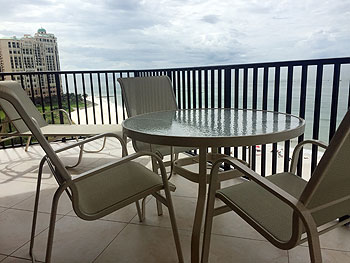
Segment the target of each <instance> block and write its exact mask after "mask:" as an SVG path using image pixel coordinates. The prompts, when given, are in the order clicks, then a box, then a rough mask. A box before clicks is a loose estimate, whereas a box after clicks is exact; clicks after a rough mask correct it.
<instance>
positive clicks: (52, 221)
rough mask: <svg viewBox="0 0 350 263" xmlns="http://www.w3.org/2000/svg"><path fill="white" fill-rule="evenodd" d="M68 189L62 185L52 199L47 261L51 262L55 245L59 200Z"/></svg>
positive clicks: (47, 262)
mask: <svg viewBox="0 0 350 263" xmlns="http://www.w3.org/2000/svg"><path fill="white" fill-rule="evenodd" d="M65 189H66V187H63V186H60V187H59V188H58V189H57V190H56V192H55V195H54V197H53V199H52V206H51V215H50V226H49V235H48V238H47V246H46V256H45V262H46V263H50V262H51V254H52V245H53V237H54V232H55V225H56V214H57V206H58V201H59V199H60V197H61V194H62V193H63V191H64V190H65Z"/></svg>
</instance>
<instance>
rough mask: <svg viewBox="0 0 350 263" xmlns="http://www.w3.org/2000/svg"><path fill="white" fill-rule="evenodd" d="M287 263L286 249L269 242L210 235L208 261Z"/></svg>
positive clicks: (219, 262) (212, 262)
mask: <svg viewBox="0 0 350 263" xmlns="http://www.w3.org/2000/svg"><path fill="white" fill-rule="evenodd" d="M233 261H234V262H237V263H238V262H239V263H256V262H259V263H273V262H274V263H277V262H278V263H282V262H283V263H288V255H287V252H286V251H283V250H280V249H278V248H276V247H274V246H273V245H271V244H270V243H269V242H265V241H257V240H249V239H242V238H235V237H227V236H218V235H212V239H211V246H210V254H209V262H211V263H216V262H217V263H221V262H233Z"/></svg>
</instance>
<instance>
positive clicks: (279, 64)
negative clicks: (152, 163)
mask: <svg viewBox="0 0 350 263" xmlns="http://www.w3.org/2000/svg"><path fill="white" fill-rule="evenodd" d="M327 64H350V57H341V58H324V59H309V60H292V61H277V62H262V63H260V62H259V63H246V64H231V65H213V66H200V67H182V68H157V69H135V70H131V69H129V70H128V69H126V70H79V71H74V70H69V71H40V72H0V76H3V75H6V76H12V75H23V74H25V75H37V74H55V73H59V74H74V73H75V74H98V73H134V72H149V71H178V70H211V69H235V68H243V69H244V68H264V67H288V66H304V65H306V66H313V65H327Z"/></svg>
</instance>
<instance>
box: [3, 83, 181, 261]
mask: <svg viewBox="0 0 350 263" xmlns="http://www.w3.org/2000/svg"><path fill="white" fill-rule="evenodd" d="M0 98H1V99H3V100H6V101H7V102H9V103H10V104H11V105H12V106H13V107H14V109H15V110H16V112H17V113H18V115H19V116H20V117H21V118H22V120H23V122H24V124H25V125H26V126H27V127H28V129H29V130H30V131H31V133H32V136H34V137H35V138H36V139H37V140H38V142H39V144H40V145H41V147H42V148H43V150H44V151H45V153H46V155H45V156H44V157H43V158H42V160H41V162H40V165H39V172H38V181H37V191H36V197H35V205H34V215H33V224H32V233H31V241H30V255H31V257H32V261H33V262H35V256H34V254H33V247H34V237H35V227H36V220H37V213H38V205H39V196H40V185H41V178H42V171H43V166H44V164H45V163H47V164H48V166H49V168H50V170H51V172H52V173H53V175H54V177H55V178H56V181H57V183H58V185H59V186H58V189H57V190H56V192H55V194H54V197H53V200H52V206H51V215H50V225H49V234H48V241H47V247H46V257H45V262H47V263H49V262H50V261H51V254H52V246H53V238H54V230H55V222H56V213H57V206H58V201H59V199H60V197H61V195H62V193H63V192H66V193H67V194H68V197H69V198H70V200H71V202H72V205H73V209H74V211H75V213H76V214H77V216H78V217H80V218H82V219H84V220H96V219H98V218H101V217H103V216H105V215H108V214H110V213H112V212H114V211H116V210H118V209H120V208H122V207H125V206H127V205H129V204H131V203H134V202H137V201H138V200H140V199H142V198H145V197H146V196H148V195H153V196H154V197H156V198H157V200H159V201H160V202H162V203H163V204H164V205H165V206H167V207H168V210H169V215H170V221H171V226H172V230H173V236H174V240H175V245H176V250H177V255H178V260H179V262H183V255H182V251H181V244H180V239H179V234H178V229H177V225H176V219H175V213H174V207H173V204H172V200H171V194H170V186H169V184H168V180H167V175H166V171H165V167H164V164H163V162H162V160H161V158H159V156H157V155H156V154H154V153H151V152H139V153H135V154H132V155H129V156H124V157H123V158H122V159H120V160H118V161H115V162H112V163H108V164H105V165H102V166H100V167H97V168H94V169H92V170H90V171H86V172H84V173H82V174H80V175H78V176H75V177H74V178H73V177H72V176H71V175H70V173H69V172H68V170H67V169H66V168H65V166H64V165H63V163H62V162H61V160H60V158H59V157H58V156H57V153H61V152H63V151H66V150H68V149H71V148H73V147H82V146H83V145H84V144H86V143H89V142H92V141H94V140H97V139H100V138H104V137H114V138H116V139H118V140H119V142H120V144H121V146H122V150H123V155H127V148H126V144H125V142H124V141H123V139H122V138H121V137H120V136H118V135H116V134H114V133H106V134H100V135H97V136H95V137H91V138H88V139H86V140H84V141H80V142H77V143H75V144H73V145H70V146H66V147H64V148H61V149H59V150H56V151H54V150H53V149H52V147H51V145H50V144H49V143H48V141H47V140H46V138H45V137H44V135H43V134H42V133H41V130H40V127H39V126H38V124H37V122H36V120H35V119H34V118H32V117H31V116H29V115H28V113H27V110H26V109H25V107H24V106H23V104H22V103H21V100H20V98H19V97H18V94H17V92H16V91H15V90H13V89H12V85H11V83H5V82H0ZM141 156H150V157H151V158H152V159H153V158H154V159H155V160H156V161H157V162H158V165H159V167H160V171H161V178H160V179H152V181H149V180H151V179H147V178H149V176H151V175H152V177H153V178H159V175H158V174H155V173H153V172H151V171H150V170H148V169H147V168H146V167H144V166H141V165H140V164H136V163H135V164H134V166H135V165H136V167H138V168H137V171H139V173H140V176H143V178H144V180H148V181H149V182H151V183H149V184H148V185H147V187H146V186H145V187H144V188H142V189H140V190H138V191H137V193H132V194H130V196H128V197H124V196H123V198H122V199H120V197H119V199H120V200H119V199H118V197H113V198H115V199H116V200H115V203H114V204H112V205H111V204H110V201H109V204H108V205H106V206H104V207H103V208H101V207H99V208H98V210H94V211H89V210H86V209H84V208H82V206H81V204H80V198H81V195H82V193H81V192H82V190H80V189H82V188H79V183H81V182H84V181H86V180H89V179H90V178H93V177H95V178H97V180H98V178H99V176H102V174H103V173H104V174H105V173H106V172H113V175H114V174H115V173H118V169H120V167H121V166H122V165H130V164H131V163H132V161H133V160H135V159H137V158H139V157H141ZM126 171H128V170H126ZM147 171H148V172H147ZM124 172H125V170H124ZM125 176H131V174H126V175H125ZM130 180H131V179H130ZM144 180H142V181H144ZM154 180H156V181H157V182H156V183H154ZM135 183H137V182H135V181H133V182H129V183H127V185H126V187H134V185H135ZM120 187H124V188H125V183H124V185H121V186H120ZM171 187H172V188H174V187H173V186H171ZM160 190H164V192H165V197H163V196H162V195H160V194H159V193H158V192H159V191H160ZM117 191H118V185H116V186H115V191H114V190H113V193H114V192H117ZM138 210H139V209H138ZM138 212H140V211H138Z"/></svg>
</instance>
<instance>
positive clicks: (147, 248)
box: [95, 224, 191, 263]
mask: <svg viewBox="0 0 350 263" xmlns="http://www.w3.org/2000/svg"><path fill="white" fill-rule="evenodd" d="M190 238H191V237H190V233H189V232H187V231H180V242H181V244H182V249H183V254H184V258H185V262H189V260H190ZM95 262H120V263H123V262H124V263H129V262H133V263H137V262H140V263H141V262H142V263H144V262H150V263H151V262H162V263H163V262H164V263H165V262H174V263H175V262H178V260H177V254H176V247H175V243H174V239H173V235H172V230H171V229H170V228H161V227H150V226H141V225H134V224H129V225H128V226H127V227H126V228H125V229H124V230H123V231H122V232H121V233H120V234H119V235H118V236H117V238H116V239H115V240H114V241H113V242H112V243H111V244H110V245H109V246H108V247H107V249H106V250H105V251H104V252H103V253H102V254H101V255H100V256H99V257H98V258H97V260H96V261H95Z"/></svg>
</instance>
